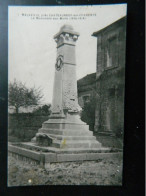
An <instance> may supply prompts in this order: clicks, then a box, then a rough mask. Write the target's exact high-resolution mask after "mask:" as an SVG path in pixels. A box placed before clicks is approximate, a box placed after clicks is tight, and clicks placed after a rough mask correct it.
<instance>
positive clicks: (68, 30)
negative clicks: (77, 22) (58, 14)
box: [54, 24, 80, 39]
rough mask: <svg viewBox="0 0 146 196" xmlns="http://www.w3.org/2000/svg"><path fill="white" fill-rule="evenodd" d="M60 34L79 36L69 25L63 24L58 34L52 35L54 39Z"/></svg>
mask: <svg viewBox="0 0 146 196" xmlns="http://www.w3.org/2000/svg"><path fill="white" fill-rule="evenodd" d="M62 33H68V34H71V35H76V36H79V35H80V34H79V33H78V32H76V31H74V29H73V27H72V26H71V25H68V24H65V25H63V26H62V27H61V28H60V31H59V33H57V34H56V35H54V39H55V38H57V37H59V36H60V35H61V34H62Z"/></svg>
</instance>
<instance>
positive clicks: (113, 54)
mask: <svg viewBox="0 0 146 196" xmlns="http://www.w3.org/2000/svg"><path fill="white" fill-rule="evenodd" d="M117 52H118V50H117V39H116V37H113V38H110V39H109V40H108V46H107V67H115V66H116V65H117Z"/></svg>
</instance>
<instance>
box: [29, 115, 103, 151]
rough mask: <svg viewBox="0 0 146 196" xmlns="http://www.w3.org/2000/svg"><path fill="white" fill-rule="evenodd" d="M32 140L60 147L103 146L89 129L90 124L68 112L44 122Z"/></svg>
mask: <svg viewBox="0 0 146 196" xmlns="http://www.w3.org/2000/svg"><path fill="white" fill-rule="evenodd" d="M32 142H34V143H36V144H37V145H39V146H50V147H55V148H59V149H70V148H86V149H92V148H101V143H99V142H98V141H97V140H96V137H95V136H93V132H91V131H89V126H88V125H87V124H86V123H84V122H83V121H81V119H80V117H79V115H78V114H75V113H73V114H69V113H67V116H66V117H65V118H60V117H59V118H55V117H53V118H50V119H49V120H48V121H46V122H44V123H43V124H42V128H41V129H39V130H38V133H37V134H36V136H35V138H33V139H32Z"/></svg>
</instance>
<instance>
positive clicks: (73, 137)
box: [36, 25, 101, 149]
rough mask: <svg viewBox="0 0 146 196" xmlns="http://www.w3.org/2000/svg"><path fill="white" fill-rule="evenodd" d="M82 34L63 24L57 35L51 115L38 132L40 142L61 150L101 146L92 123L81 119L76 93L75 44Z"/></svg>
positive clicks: (37, 139)
mask: <svg viewBox="0 0 146 196" xmlns="http://www.w3.org/2000/svg"><path fill="white" fill-rule="evenodd" d="M78 37H79V33H77V32H75V31H74V29H73V28H72V26H70V25H64V26H62V27H61V29H60V31H59V33H57V34H56V35H55V36H54V39H55V41H56V43H57V57H56V64H55V79H54V89H53V102H52V114H51V116H50V117H49V120H48V121H46V122H44V123H43V124H42V128H41V129H39V131H38V133H37V134H36V142H37V144H38V145H39V144H41V145H42V146H43V145H44V146H50V147H54V148H58V149H62V148H65V149H72V148H76V149H77V148H87V149H92V148H100V147H101V144H100V143H99V142H98V141H96V138H95V137H94V136H93V133H92V132H91V131H89V126H88V125H87V124H86V123H84V122H83V121H81V119H80V116H79V112H80V110H81V108H80V106H79V105H78V96H77V79H76V55H75V47H76V41H77V40H78Z"/></svg>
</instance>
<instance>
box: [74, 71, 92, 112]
mask: <svg viewBox="0 0 146 196" xmlns="http://www.w3.org/2000/svg"><path fill="white" fill-rule="evenodd" d="M95 82H96V73H92V74H88V75H86V76H85V77H83V78H81V79H80V80H78V81H77V87H78V102H79V105H80V106H81V108H84V105H85V103H87V102H89V101H90V99H91V97H92V96H95V94H96V89H95V88H96V83H95Z"/></svg>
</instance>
